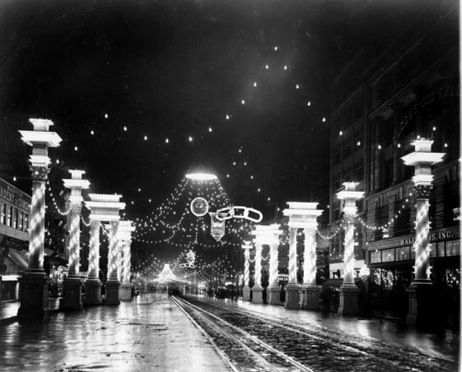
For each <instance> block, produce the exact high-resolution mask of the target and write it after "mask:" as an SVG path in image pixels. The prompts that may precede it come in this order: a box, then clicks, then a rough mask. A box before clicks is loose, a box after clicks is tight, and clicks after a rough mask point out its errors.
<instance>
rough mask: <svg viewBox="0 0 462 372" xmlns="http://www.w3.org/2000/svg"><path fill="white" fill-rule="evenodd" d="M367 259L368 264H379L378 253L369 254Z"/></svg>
mask: <svg viewBox="0 0 462 372" xmlns="http://www.w3.org/2000/svg"><path fill="white" fill-rule="evenodd" d="M369 258H370V260H369V261H370V263H377V262H381V256H380V251H375V252H370V255H369Z"/></svg>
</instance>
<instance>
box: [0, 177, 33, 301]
mask: <svg viewBox="0 0 462 372" xmlns="http://www.w3.org/2000/svg"><path fill="white" fill-rule="evenodd" d="M30 205H31V197H30V195H27V194H26V193H25V192H23V191H21V190H19V189H18V188H17V187H15V186H13V185H12V184H10V183H9V182H7V181H5V180H4V179H2V178H0V245H1V256H0V278H1V280H0V282H1V297H0V298H1V299H2V300H9V299H17V298H18V289H19V287H18V275H19V274H20V273H21V272H22V271H24V270H26V269H27V256H26V253H27V250H28V245H29V233H28V228H29V213H30Z"/></svg>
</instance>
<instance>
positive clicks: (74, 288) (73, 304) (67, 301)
mask: <svg viewBox="0 0 462 372" xmlns="http://www.w3.org/2000/svg"><path fill="white" fill-rule="evenodd" d="M63 287H64V296H63V298H62V299H61V302H60V303H59V309H60V310H65V311H81V310H82V308H83V305H82V278H81V277H79V276H71V277H68V278H66V279H64V281H63Z"/></svg>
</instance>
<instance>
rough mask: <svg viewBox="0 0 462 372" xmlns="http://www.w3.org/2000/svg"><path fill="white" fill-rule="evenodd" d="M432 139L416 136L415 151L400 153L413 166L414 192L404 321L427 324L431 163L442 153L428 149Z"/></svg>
mask: <svg viewBox="0 0 462 372" xmlns="http://www.w3.org/2000/svg"><path fill="white" fill-rule="evenodd" d="M432 144H433V141H432V140H426V139H419V140H416V141H414V142H412V145H414V147H415V151H414V152H412V153H410V154H408V155H406V156H403V157H402V158H401V159H403V161H404V163H405V164H406V165H410V166H414V167H415V173H414V177H413V178H412V180H413V181H414V188H413V192H414V195H415V197H416V208H417V213H416V222H415V227H416V239H415V243H414V250H415V266H414V274H415V277H414V281H413V282H412V284H411V286H410V287H409V288H408V289H407V292H408V298H409V313H408V315H407V318H406V323H408V324H415V325H428V324H430V323H428V322H431V320H432V315H433V314H432V313H433V311H432V308H433V306H434V305H433V304H432V290H433V288H432V287H433V286H432V281H431V279H430V270H431V268H430V250H431V248H430V244H429V232H430V222H429V216H428V208H429V199H430V193H431V189H432V187H433V186H432V182H433V175H432V169H431V167H432V165H433V164H436V163H439V162H440V161H442V160H443V157H444V155H445V154H444V153H437V152H431V148H432Z"/></svg>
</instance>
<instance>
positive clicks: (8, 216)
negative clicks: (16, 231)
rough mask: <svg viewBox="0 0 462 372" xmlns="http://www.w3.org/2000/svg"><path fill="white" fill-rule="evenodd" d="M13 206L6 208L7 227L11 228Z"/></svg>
mask: <svg viewBox="0 0 462 372" xmlns="http://www.w3.org/2000/svg"><path fill="white" fill-rule="evenodd" d="M11 210H12V208H11V206H9V205H7V206H6V224H5V225H7V226H11Z"/></svg>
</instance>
